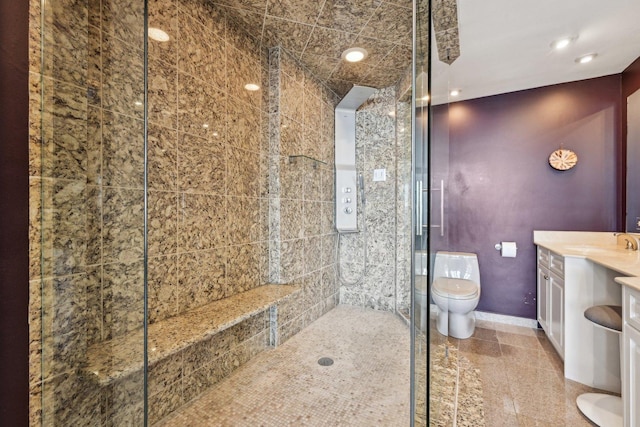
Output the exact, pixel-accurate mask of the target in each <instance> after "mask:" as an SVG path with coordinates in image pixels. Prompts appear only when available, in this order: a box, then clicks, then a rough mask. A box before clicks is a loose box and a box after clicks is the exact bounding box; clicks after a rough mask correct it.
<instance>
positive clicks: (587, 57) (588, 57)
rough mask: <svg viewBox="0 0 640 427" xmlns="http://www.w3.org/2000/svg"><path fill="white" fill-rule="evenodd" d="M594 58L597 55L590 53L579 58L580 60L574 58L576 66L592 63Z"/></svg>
mask: <svg viewBox="0 0 640 427" xmlns="http://www.w3.org/2000/svg"><path fill="white" fill-rule="evenodd" d="M596 56H598V54H597V53H590V54H588V55H584V56H581V57H580V58H576V62H577V63H578V64H586V63H587V62H591V61H593V60H594V58H595V57H596Z"/></svg>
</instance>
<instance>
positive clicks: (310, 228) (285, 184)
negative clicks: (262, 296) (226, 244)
mask: <svg viewBox="0 0 640 427" xmlns="http://www.w3.org/2000/svg"><path fill="white" fill-rule="evenodd" d="M269 81H270V91H269V93H270V101H269V135H270V141H269V166H270V176H269V178H270V182H269V218H270V220H269V234H270V241H269V245H270V262H269V278H270V280H271V282H272V283H297V284H300V285H301V286H302V287H303V293H302V295H303V296H302V300H301V301H298V300H292V301H288V302H287V303H286V304H284V305H283V306H282V307H279V312H278V319H279V331H278V332H279V333H278V340H277V342H284V340H286V339H287V338H288V337H290V336H291V335H293V334H295V333H296V332H297V331H299V330H300V329H302V328H303V327H304V326H305V325H307V324H308V323H310V322H312V321H313V320H315V319H317V318H318V317H320V316H321V315H322V314H323V313H325V312H326V311H328V310H330V309H331V308H333V307H334V306H335V305H336V303H337V289H338V288H337V284H336V270H335V244H336V237H337V235H336V232H335V226H334V212H333V209H334V200H335V194H334V193H335V191H334V166H333V160H334V152H333V147H334V143H333V141H334V109H335V105H336V104H337V102H338V99H337V97H336V95H335V94H334V93H333V92H332V91H330V90H329V89H328V88H326V87H325V86H323V85H322V84H321V83H320V82H319V80H318V79H317V78H316V77H314V76H313V75H312V74H311V73H310V72H309V71H308V70H306V69H305V68H304V67H302V66H301V65H300V64H299V63H298V62H297V60H295V59H294V58H293V57H292V56H290V55H289V54H288V53H287V52H286V51H285V50H283V49H281V48H279V47H276V48H272V49H271V51H270V66H269Z"/></svg>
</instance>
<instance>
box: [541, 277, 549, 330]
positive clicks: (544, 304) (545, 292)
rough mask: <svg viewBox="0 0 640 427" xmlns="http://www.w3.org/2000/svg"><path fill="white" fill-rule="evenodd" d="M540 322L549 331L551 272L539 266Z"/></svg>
mask: <svg viewBox="0 0 640 427" xmlns="http://www.w3.org/2000/svg"><path fill="white" fill-rule="evenodd" d="M538 323H540V326H542V329H544V330H545V332H547V333H549V272H548V271H547V270H546V269H544V268H541V267H538Z"/></svg>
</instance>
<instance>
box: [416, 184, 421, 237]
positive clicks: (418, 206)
mask: <svg viewBox="0 0 640 427" xmlns="http://www.w3.org/2000/svg"><path fill="white" fill-rule="evenodd" d="M422 194H423V193H422V181H418V182H416V236H422V229H423V226H422Z"/></svg>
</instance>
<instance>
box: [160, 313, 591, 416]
mask: <svg viewBox="0 0 640 427" xmlns="http://www.w3.org/2000/svg"><path fill="white" fill-rule="evenodd" d="M408 331H409V330H408V328H407V326H406V324H404V323H403V322H402V321H401V320H399V318H398V317H397V316H394V315H392V314H389V313H383V312H376V311H372V310H362V309H359V308H354V307H348V306H338V307H337V308H336V309H334V310H332V311H331V312H329V313H327V314H326V315H325V316H323V317H322V318H320V319H318V320H317V321H315V322H314V323H312V324H311V325H309V326H308V327H307V328H305V329H304V330H303V331H301V332H300V333H299V334H297V335H296V336H294V337H292V338H291V339H290V340H289V341H287V342H286V343H284V344H283V345H281V346H280V347H278V348H277V349H274V350H269V351H266V352H264V353H262V354H260V355H259V356H257V357H256V358H254V359H253V360H251V361H250V362H249V363H247V364H246V365H245V366H243V367H241V368H240V369H238V370H237V371H235V372H234V373H233V374H232V375H231V376H230V377H228V378H227V379H225V380H223V381H222V382H220V383H219V384H218V385H216V386H215V387H214V388H212V389H211V390H210V391H208V392H206V393H204V394H203V395H201V396H200V397H198V398H197V399H195V400H194V401H192V402H190V403H188V404H187V405H185V406H184V407H183V408H181V409H180V410H179V411H177V412H175V413H173V414H171V415H170V416H169V417H168V418H165V419H164V420H163V421H161V422H160V423H158V424H156V426H162V427H173V426H181V427H183V426H234V427H236V426H251V427H256V426H278V427H280V426H385V427H387V426H390V427H391V426H403V427H404V426H408V425H409V345H410V343H409V333H408ZM434 334H437V332H435V331H432V348H434V346H440V345H442V344H443V343H444V342H445V341H446V342H448V345H449V346H450V350H451V352H450V354H454V355H455V357H457V358H458V362H456V363H460V365H461V366H464V367H465V369H467V370H471V371H472V372H471V375H463V374H462V373H461V374H460V378H463V379H464V378H470V380H469V381H476V382H477V383H478V384H474V385H473V386H467V385H465V386H461V387H459V388H458V401H459V402H465V401H466V402H472V404H471V406H472V407H469V405H467V406H465V404H464V403H460V404H459V405H458V406H457V407H456V411H457V412H456V414H457V416H456V422H457V425H458V426H461V427H462V426H474V427H480V426H482V425H484V426H487V427H500V426H509V427H514V426H521V427H529V426H572V427H574V426H575V427H580V426H592V425H593V424H591V423H590V422H589V421H588V420H586V419H585V418H584V417H583V416H582V415H581V414H580V413H579V411H578V409H577V408H576V406H575V398H576V396H577V395H578V394H580V393H583V392H586V391H591V389H589V388H588V387H585V386H582V385H580V384H578V383H575V382H573V381H570V380H566V379H564V377H563V375H562V361H561V360H560V358H559V357H558V355H557V354H556V352H555V350H554V349H553V348H552V347H551V345H550V343H549V341H548V340H547V339H546V337H545V336H544V333H543V332H541V331H537V330H535V329H531V328H522V327H515V326H509V325H503V324H498V323H492V322H478V327H477V328H476V331H475V334H474V335H473V337H472V338H470V339H467V340H456V339H448V340H447V339H445V338H444V337H442V336H437V335H434ZM323 356H328V357H331V358H333V359H334V361H335V363H334V365H332V366H330V367H323V366H320V365H318V363H317V360H318V359H319V358H320V357H323ZM439 372H444V371H439ZM444 382H446V383H450V381H449V380H446V381H444ZM465 390H471V391H472V392H473V393H480V394H481V395H482V396H481V397H480V396H471V397H470V396H466V397H465V396H464V393H465ZM478 390H479V391H478ZM452 395H453V393H452ZM478 402H482V403H480V404H478ZM480 405H481V406H482V407H481V408H479V407H478V406H480ZM444 412H446V411H444ZM478 414H480V417H481V418H480V419H479V418H478ZM445 418H446V417H445ZM451 421H452V419H451V417H450V419H447V420H446V422H444V421H443V420H442V419H440V420H437V419H431V420H429V422H428V425H431V426H439V425H442V426H450V425H452V422H451Z"/></svg>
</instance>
